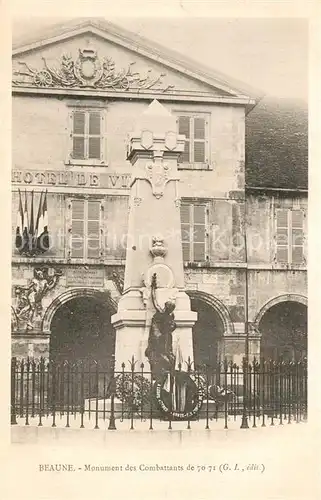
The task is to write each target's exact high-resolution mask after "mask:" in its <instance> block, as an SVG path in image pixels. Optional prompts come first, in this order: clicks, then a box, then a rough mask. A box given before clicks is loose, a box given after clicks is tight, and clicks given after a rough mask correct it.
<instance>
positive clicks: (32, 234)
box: [29, 191, 35, 253]
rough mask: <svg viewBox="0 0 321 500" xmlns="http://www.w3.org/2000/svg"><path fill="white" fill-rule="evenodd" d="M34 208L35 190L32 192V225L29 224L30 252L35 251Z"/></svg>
mask: <svg viewBox="0 0 321 500" xmlns="http://www.w3.org/2000/svg"><path fill="white" fill-rule="evenodd" d="M33 212H34V210H33V191H32V192H31V208H30V225H29V252H31V253H32V252H33V250H34V243H35V224H34V213H33Z"/></svg>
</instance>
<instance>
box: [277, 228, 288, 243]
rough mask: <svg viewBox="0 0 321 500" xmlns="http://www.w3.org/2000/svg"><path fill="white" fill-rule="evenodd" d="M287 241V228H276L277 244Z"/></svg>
mask: <svg viewBox="0 0 321 500" xmlns="http://www.w3.org/2000/svg"><path fill="white" fill-rule="evenodd" d="M288 241H289V238H288V230H287V229H282V228H281V229H278V230H277V232H276V242H277V244H279V245H287V244H288Z"/></svg>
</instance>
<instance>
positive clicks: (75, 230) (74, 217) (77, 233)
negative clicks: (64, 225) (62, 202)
mask: <svg viewBox="0 0 321 500" xmlns="http://www.w3.org/2000/svg"><path fill="white" fill-rule="evenodd" d="M71 211H72V213H71V257H73V258H78V259H81V258H83V257H84V253H85V241H84V234H85V202H84V201H83V200H73V201H72V205H71Z"/></svg>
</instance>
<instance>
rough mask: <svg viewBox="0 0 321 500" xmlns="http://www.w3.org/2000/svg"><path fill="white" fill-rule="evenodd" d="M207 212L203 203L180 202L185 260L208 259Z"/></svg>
mask: <svg viewBox="0 0 321 500" xmlns="http://www.w3.org/2000/svg"><path fill="white" fill-rule="evenodd" d="M207 212H208V210H207V205H206V204H205V203H195V204H194V203H191V204H190V203H182V205H181V232H182V245H183V260H184V261H185V262H204V261H207V260H208V256H207V237H208V231H207V218H208V217H207Z"/></svg>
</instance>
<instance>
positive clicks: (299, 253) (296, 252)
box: [292, 247, 303, 264]
mask: <svg viewBox="0 0 321 500" xmlns="http://www.w3.org/2000/svg"><path fill="white" fill-rule="evenodd" d="M302 262H303V247H293V248H292V263H293V264H301V263H302Z"/></svg>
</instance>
